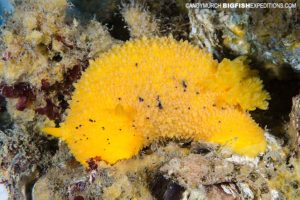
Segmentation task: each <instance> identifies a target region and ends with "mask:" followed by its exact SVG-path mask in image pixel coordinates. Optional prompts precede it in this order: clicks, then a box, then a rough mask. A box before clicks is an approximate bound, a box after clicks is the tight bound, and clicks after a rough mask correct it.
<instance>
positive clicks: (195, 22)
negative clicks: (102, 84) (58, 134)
mask: <svg viewBox="0 0 300 200" xmlns="http://www.w3.org/2000/svg"><path fill="white" fill-rule="evenodd" d="M203 2H205V1H203ZM241 2H243V1H241ZM284 2H290V1H284ZM12 3H13V6H14V11H13V13H11V14H9V15H7V16H6V18H5V21H6V22H5V24H3V25H2V27H1V36H0V37H1V40H0V51H1V55H2V57H1V59H0V179H1V183H2V184H4V185H5V186H6V188H7V190H8V191H9V196H10V199H35V200H39V199H45V200H47V199H72V200H73V199H74V200H84V199H164V200H168V199H186V200H187V199H189V200H193V199H276V200H281V199H297V198H298V196H299V195H300V194H299V187H300V185H299V184H300V155H299V145H300V141H299V134H300V100H299V99H300V97H299V95H298V94H299V88H300V81H299V73H300V60H299V58H300V45H299V44H300V38H299V32H300V21H299V19H300V12H299V9H300V8H299V6H300V2H299V1H297V7H296V8H290V9H223V8H217V9H196V8H189V9H188V8H186V1H181V0H171V1H158V0H155V1H151V2H148V1H142V0H136V1H118V0H114V1H107V0H105V1H101V3H99V2H98V1H88V0H83V1H77V0H73V1H66V0H52V1H51V2H48V1H42V0H24V1H18V0H15V1H14V2H12ZM170 35H172V37H173V38H175V39H176V40H178V41H179V40H181V39H182V40H188V41H189V42H190V43H192V44H194V45H196V46H198V47H201V48H205V49H206V50H207V51H208V52H210V53H212V54H213V55H214V58H215V59H217V60H219V61H221V60H222V59H223V58H230V59H234V58H236V57H238V56H245V57H246V58H247V63H248V64H249V66H250V67H251V68H253V69H256V70H258V72H259V75H260V76H261V77H262V79H263V82H264V84H265V86H266V90H267V91H268V92H269V93H270V96H271V101H270V106H269V109H268V110H266V111H263V110H258V111H253V112H250V114H251V116H252V117H253V118H254V119H255V120H256V121H257V122H259V124H260V126H261V127H262V128H264V131H265V138H266V141H267V150H266V152H265V153H263V154H260V155H259V156H257V157H256V158H248V157H244V156H240V155H237V154H234V153H233V152H231V151H230V150H228V149H227V148H224V146H222V145H216V144H212V143H207V142H203V141H192V140H187V139H184V140H183V139H180V138H178V139H166V140H158V141H155V142H153V143H151V144H150V145H149V146H147V147H145V148H143V149H142V150H141V151H140V152H139V154H137V155H136V156H134V157H133V158H131V159H126V160H122V161H119V162H117V163H116V164H114V165H109V164H107V163H105V162H104V161H101V160H100V159H97V158H94V159H90V160H89V162H88V168H85V167H83V166H82V165H81V164H80V163H79V162H78V161H76V160H75V158H74V156H73V155H72V154H71V153H70V151H69V149H68V147H67V145H66V144H65V143H64V142H63V141H59V140H58V139H55V138H54V137H51V136H47V135H45V134H43V133H42V132H41V131H40V128H41V127H45V126H52V127H53V126H59V124H60V123H61V122H63V121H64V120H65V119H66V116H67V112H66V111H67V110H68V108H69V102H70V99H71V97H72V93H73V91H74V85H73V84H74V83H75V82H76V81H77V80H79V79H80V78H81V75H82V74H83V73H84V71H85V70H86V69H87V68H88V67H89V60H93V59H95V58H97V57H99V56H101V55H102V54H103V53H105V52H107V51H108V50H110V49H111V47H112V46H114V45H115V44H122V43H124V42H125V41H127V40H130V39H138V38H142V37H150V38H152V37H161V36H170ZM297 95H298V96H297ZM87 106H88V105H87ZM237 123H238V121H237Z"/></svg>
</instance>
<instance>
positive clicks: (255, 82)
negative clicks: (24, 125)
mask: <svg viewBox="0 0 300 200" xmlns="http://www.w3.org/2000/svg"><path fill="white" fill-rule="evenodd" d="M268 99H269V94H268V93H267V92H266V91H264V90H263V85H262V81H261V80H260V79H259V78H258V77H257V74H256V72H255V71H253V70H251V69H249V67H248V66H247V65H245V64H244V58H237V59H235V60H233V61H231V60H228V59H224V60H223V61H222V62H221V63H218V62H217V61H216V60H214V59H213V58H212V55H211V54H209V53H207V52H206V51H205V50H201V49H199V48H197V47H195V46H193V45H191V44H189V43H188V42H186V41H180V42H178V41H176V40H174V39H173V38H170V37H168V38H167V37H163V38H152V39H147V38H142V39H139V40H134V41H129V42H126V43H125V44H124V45H120V46H115V47H114V48H113V49H112V50H110V51H109V52H107V53H104V54H102V55H101V56H100V57H99V58H98V59H96V60H93V61H90V66H89V67H88V69H87V70H86V71H85V72H84V73H83V75H82V77H81V79H80V80H79V81H78V82H77V83H76V84H75V91H74V93H73V96H72V100H71V101H70V102H69V103H70V109H69V110H68V112H67V117H66V119H65V121H64V122H63V123H62V124H61V125H60V128H51V127H46V128H44V129H43V131H44V132H46V133H48V134H50V135H53V136H55V137H59V138H61V139H62V140H64V141H65V142H66V143H67V144H68V146H69V148H70V150H71V151H72V153H73V154H74V156H75V157H76V159H77V160H78V161H80V162H81V163H82V164H83V165H85V166H86V161H87V160H88V159H90V158H95V157H97V158H99V157H100V158H101V159H102V160H105V161H107V162H108V163H111V164H113V163H115V162H117V161H118V160H120V159H126V158H130V157H132V156H133V155H135V154H137V153H138V151H139V150H140V149H141V148H142V147H144V146H146V145H148V144H150V143H151V142H153V141H154V140H158V139H160V138H166V137H167V138H181V139H189V138H191V139H194V140H202V141H207V142H213V143H218V144H221V145H224V146H226V147H227V148H230V149H232V150H233V151H234V152H236V153H239V154H242V155H246V156H256V155H257V154H259V153H260V152H263V151H264V150H265V148H266V142H265V138H264V135H263V130H262V129H261V128H260V127H259V126H258V125H257V124H256V123H255V122H254V120H252V118H251V117H250V115H249V114H248V112H247V111H249V110H254V109H256V108H260V109H267V107H268V103H267V100H268Z"/></svg>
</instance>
